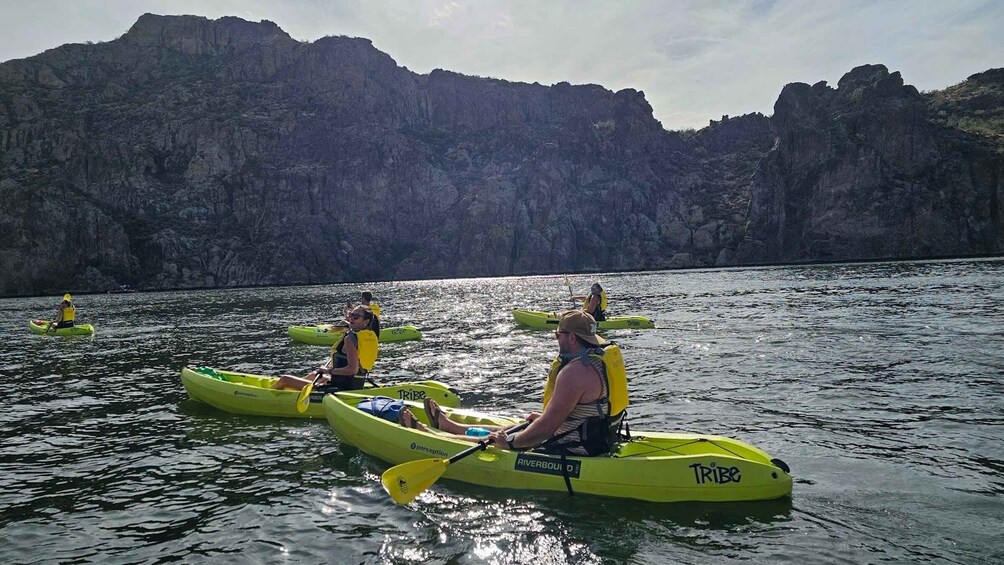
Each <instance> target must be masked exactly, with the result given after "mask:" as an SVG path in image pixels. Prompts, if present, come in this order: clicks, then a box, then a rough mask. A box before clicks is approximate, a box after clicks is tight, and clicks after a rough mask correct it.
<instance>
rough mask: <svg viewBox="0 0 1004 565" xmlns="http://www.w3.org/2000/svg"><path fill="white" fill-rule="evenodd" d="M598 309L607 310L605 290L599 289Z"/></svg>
mask: <svg viewBox="0 0 1004 565" xmlns="http://www.w3.org/2000/svg"><path fill="white" fill-rule="evenodd" d="M600 310H603V311H604V312H606V311H607V291H605V290H601V291H600Z"/></svg>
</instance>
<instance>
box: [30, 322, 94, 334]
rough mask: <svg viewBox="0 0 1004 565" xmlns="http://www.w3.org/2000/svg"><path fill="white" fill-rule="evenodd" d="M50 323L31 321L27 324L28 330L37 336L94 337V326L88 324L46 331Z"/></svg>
mask: <svg viewBox="0 0 1004 565" xmlns="http://www.w3.org/2000/svg"><path fill="white" fill-rule="evenodd" d="M50 323H51V322H49V321H48V320H31V321H29V322H28V329H30V330H31V333H33V334H38V335H82V336H87V335H94V326H92V325H90V324H77V325H75V326H70V327H68V328H59V329H58V330H52V331H46V330H48V329H49V324H50Z"/></svg>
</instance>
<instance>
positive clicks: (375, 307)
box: [345, 290, 380, 318]
mask: <svg viewBox="0 0 1004 565" xmlns="http://www.w3.org/2000/svg"><path fill="white" fill-rule="evenodd" d="M359 302H360V305H361V306H366V307H367V308H369V309H370V310H372V311H373V315H374V316H376V317H377V318H379V317H380V305H379V304H377V303H376V302H373V293H372V292H370V291H368V290H364V291H362V292H360V293H359ZM352 308H353V306H352V302H351V301H349V302H348V303H346V304H345V315H346V316H348V315H349V311H350V310H352Z"/></svg>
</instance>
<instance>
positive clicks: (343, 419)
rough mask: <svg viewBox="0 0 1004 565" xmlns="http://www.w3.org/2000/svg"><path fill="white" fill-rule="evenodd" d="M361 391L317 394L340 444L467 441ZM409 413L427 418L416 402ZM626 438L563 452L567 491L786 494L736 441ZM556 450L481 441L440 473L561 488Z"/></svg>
mask: <svg viewBox="0 0 1004 565" xmlns="http://www.w3.org/2000/svg"><path fill="white" fill-rule="evenodd" d="M363 399H365V397H363V396H360V395H356V394H352V393H345V392H340V393H336V394H329V395H327V396H325V398H324V401H323V405H324V414H325V416H327V418H328V424H329V425H330V426H331V429H332V430H334V432H335V434H336V435H337V436H338V438H339V439H340V440H341V441H342V443H345V444H349V445H353V446H355V447H357V448H359V449H360V450H362V451H363V452H364V453H367V454H369V455H372V456H373V457H376V458H378V459H382V460H383V461H386V462H388V463H391V464H395V465H396V464H399V463H405V462H408V461H414V460H418V459H427V458H442V459H446V458H449V457H451V456H452V455H455V454H457V453H459V452H461V451H463V450H464V449H467V448H469V447H471V446H472V445H474V444H473V443H471V442H466V441H462V440H458V439H452V438H450V437H447V436H444V435H441V434H436V433H428V432H421V431H418V430H417V429H410V428H405V427H403V426H401V425H399V424H397V423H395V422H389V421H387V420H383V419H380V418H377V417H375V416H371V415H370V414H368V413H365V412H363V411H361V410H359V409H357V408H356V407H355V405H356V404H358V403H359V401H361V400H363ZM408 404H409V408H410V409H411V412H412V413H413V414H414V415H415V416H416V417H417V418H418V419H419V420H421V421H422V422H424V423H426V424H427V423H428V422H429V418H428V416H427V415H426V414H425V411H424V409H423V408H422V405H421V403H408ZM443 412H444V413H445V414H447V416H448V417H449V418H451V419H453V420H455V421H458V422H461V423H465V424H479V425H486V424H487V425H491V424H494V425H502V426H507V427H508V426H510V425H512V424H514V423H515V422H514V421H512V420H507V419H504V418H498V417H493V416H488V415H485V414H479V413H476V412H472V411H468V410H453V409H449V408H445V407H444V410H443ZM631 436H632V437H631V439H630V440H629V441H623V442H621V443H619V444H617V445H616V446H615V447H614V451H613V453H611V454H609V455H601V456H598V457H575V456H569V457H568V458H567V463H566V465H565V469H566V470H567V473H568V480H569V482H570V484H571V488H572V491H573V492H576V493H588V494H595V495H599V496H610V497H617V498H633V499H639V500H648V501H653V502H684V501H705V502H731V501H750V500H771V499H775V498H782V497H786V496H790V495H791V484H792V481H791V475H789V474H788V470H787V465H785V463H784V462H783V461H781V460H779V459H774V458H772V457H771V456H770V455H768V454H767V453H764V452H763V451H761V450H759V449H757V448H756V447H753V446H752V445H748V444H746V443H743V442H741V441H738V440H735V439H730V438H726V437H720V436H711V435H702V434H692V433H664V432H636V431H632V432H631ZM562 467H563V466H562V463H561V456H560V455H548V454H544V453H536V452H516V451H509V450H505V449H498V448H495V447H489V448H487V449H486V450H484V451H480V452H478V453H475V454H473V455H471V456H470V457H465V458H463V459H460V460H458V461H456V462H455V463H453V464H451V465H449V466H448V467H447V468H446V472H445V474H444V475H443V477H445V478H450V479H456V480H458V481H463V482H466V483H472V484H476V485H483V486H490V487H499V488H509V489H519V490H548V491H559V492H566V491H567V487H566V484H565V477H564V476H563V473H562Z"/></svg>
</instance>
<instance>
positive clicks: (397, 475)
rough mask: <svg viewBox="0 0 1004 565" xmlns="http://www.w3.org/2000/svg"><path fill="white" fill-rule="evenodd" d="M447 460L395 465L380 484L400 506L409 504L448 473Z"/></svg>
mask: <svg viewBox="0 0 1004 565" xmlns="http://www.w3.org/2000/svg"><path fill="white" fill-rule="evenodd" d="M449 466H450V462H449V461H447V460H446V459H419V460H418V461H409V462H407V463H402V464H400V465H395V466H393V467H391V468H390V469H387V470H386V471H384V472H383V475H381V476H380V482H382V483H383V488H384V490H386V491H387V494H389V495H390V497H391V498H393V499H394V502H396V503H398V504H408V503H409V502H411V501H412V500H415V497H417V496H418V495H420V494H422V491H424V490H425V489H427V488H429V487H431V486H432V484H433V483H435V482H436V481H437V480H439V477H441V476H442V475H443V473H445V472H446V468H447V467H449Z"/></svg>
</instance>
